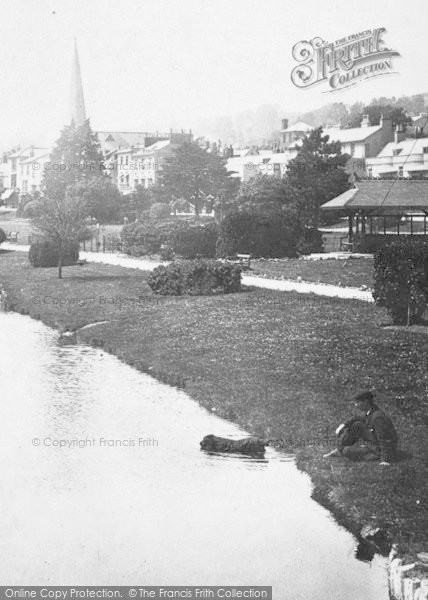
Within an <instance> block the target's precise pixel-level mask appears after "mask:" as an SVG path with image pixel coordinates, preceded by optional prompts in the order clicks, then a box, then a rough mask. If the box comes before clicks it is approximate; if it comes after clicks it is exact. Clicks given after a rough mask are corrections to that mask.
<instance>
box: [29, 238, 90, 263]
mask: <svg viewBox="0 0 428 600" xmlns="http://www.w3.org/2000/svg"><path fill="white" fill-rule="evenodd" d="M58 258H59V251H58V245H57V244H55V243H54V242H51V241H50V240H44V241H37V242H34V243H33V244H31V246H30V250H29V252H28V260H29V261H30V263H31V264H32V265H33V267H37V268H41V267H57V266H58ZM78 260H79V244H78V242H76V243H70V244H67V246H66V248H65V249H64V251H63V255H62V266H63V267H68V266H70V265H75V264H76V263H77V261H78Z"/></svg>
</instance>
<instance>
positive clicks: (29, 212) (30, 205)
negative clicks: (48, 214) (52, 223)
mask: <svg viewBox="0 0 428 600" xmlns="http://www.w3.org/2000/svg"><path fill="white" fill-rule="evenodd" d="M38 205H39V203H38V202H37V201H36V200H31V201H30V202H27V204H26V205H25V206H24V208H23V209H22V216H23V217H24V219H31V218H32V217H34V215H35V214H36V211H37V207H38Z"/></svg>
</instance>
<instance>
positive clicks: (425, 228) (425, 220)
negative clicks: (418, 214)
mask: <svg viewBox="0 0 428 600" xmlns="http://www.w3.org/2000/svg"><path fill="white" fill-rule="evenodd" d="M426 234H427V214H426V213H424V235H426Z"/></svg>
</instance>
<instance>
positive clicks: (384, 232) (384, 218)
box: [383, 215, 386, 235]
mask: <svg viewBox="0 0 428 600" xmlns="http://www.w3.org/2000/svg"><path fill="white" fill-rule="evenodd" d="M383 235H386V215H384V216H383Z"/></svg>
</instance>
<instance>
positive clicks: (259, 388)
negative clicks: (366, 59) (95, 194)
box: [0, 253, 428, 555]
mask: <svg viewBox="0 0 428 600" xmlns="http://www.w3.org/2000/svg"><path fill="white" fill-rule="evenodd" d="M146 275H147V274H146V273H144V272H141V271H138V270H130V269H124V268H121V267H112V266H107V265H95V264H88V265H85V266H81V267H69V268H65V269H64V279H63V280H58V279H57V278H56V269H37V270H36V269H32V268H31V267H30V266H29V265H28V263H27V260H26V257H24V256H22V255H17V254H15V253H2V254H0V284H1V285H3V287H4V288H5V290H6V291H7V292H8V297H9V302H10V303H11V308H12V309H14V310H17V311H19V312H23V313H24V314H30V315H31V316H32V317H35V318H39V319H42V321H44V322H45V323H47V324H48V325H51V326H55V327H57V328H67V327H68V328H72V329H74V328H76V327H81V326H83V325H85V324H87V323H91V322H93V321H102V320H107V321H108V323H105V324H100V325H99V326H97V327H95V328H91V329H88V330H86V331H83V332H82V338H83V339H84V340H85V341H87V342H89V343H92V344H94V345H98V346H101V347H103V348H104V349H105V350H106V351H108V352H112V353H114V354H116V355H117V356H119V357H120V358H121V359H122V360H124V361H125V362H127V363H129V364H131V365H133V366H134V367H136V368H137V369H140V370H141V371H144V372H148V373H150V374H152V375H153V376H155V377H157V378H158V379H160V380H161V381H165V382H167V383H171V384H173V385H178V386H180V387H183V388H185V389H186V391H187V392H188V393H189V394H190V395H191V396H192V397H193V398H194V399H195V400H197V401H198V402H199V403H200V404H201V405H203V406H205V407H206V408H207V409H209V410H212V409H215V410H216V414H218V415H219V416H221V417H224V418H226V419H230V420H232V421H234V422H236V423H238V424H239V425H241V426H242V427H244V428H246V429H247V430H248V431H249V432H251V433H252V434H255V435H259V436H261V437H263V438H266V439H277V440H280V441H279V442H278V444H279V446H280V447H282V448H285V449H287V450H292V449H295V450H296V452H297V460H298V464H299V466H300V467H301V468H303V469H304V470H305V471H307V472H308V473H309V474H310V476H311V477H312V481H313V483H314V486H315V487H314V497H316V498H317V499H318V500H319V501H320V502H321V503H322V504H324V505H326V506H328V507H329V508H330V509H331V510H332V511H333V513H334V514H335V515H336V517H337V518H338V520H339V521H340V522H342V523H343V524H345V525H346V526H347V527H348V528H349V529H351V530H352V531H354V532H357V531H358V530H359V529H360V528H361V526H362V525H363V524H365V523H367V522H372V521H375V522H376V523H377V524H379V525H381V526H385V527H386V528H387V529H388V530H389V531H390V532H391V534H392V535H393V537H394V539H395V540H396V541H398V542H399V543H400V545H401V548H402V550H403V551H404V552H405V553H409V555H411V554H413V553H414V552H415V551H421V550H426V530H425V528H426V522H427V517H428V513H427V498H428V493H427V492H428V490H427V482H428V478H427V474H428V473H427V462H428V461H427V458H428V457H427V448H426V426H427V424H428V419H427V411H426V409H427V392H428V374H427V368H426V367H427V355H428V337H427V336H426V335H425V333H413V332H412V333H410V332H407V331H405V330H404V329H403V330H398V331H397V330H391V329H386V328H384V327H383V326H382V325H383V324H384V323H386V322H388V318H387V316H386V315H385V313H384V312H383V310H381V309H379V308H376V307H375V306H374V305H370V304H368V303H365V302H358V301H349V300H341V299H330V298H323V297H316V296H304V295H299V294H293V293H281V292H273V291H266V290H262V289H258V290H251V289H248V290H245V291H243V292H242V293H239V294H231V295H226V296H211V297H182V298H174V297H166V298H158V297H154V296H153V295H152V294H151V291H150V289H149V288H148V286H147V284H146ZM79 300H80V302H79ZM366 387H368V388H375V389H376V390H377V391H378V392H379V394H380V398H381V400H380V404H381V406H382V407H383V408H385V410H386V411H387V412H388V413H389V414H390V415H391V417H392V418H393V419H394V421H395V423H396V426H397V429H398V431H399V435H400V440H401V448H402V449H403V451H404V452H403V455H402V458H401V460H400V461H399V462H398V463H397V464H394V465H392V466H391V467H381V466H380V465H379V464H378V463H374V464H367V463H364V464H363V463H350V462H347V461H346V460H345V459H330V460H323V459H322V458H321V455H322V453H324V452H326V451H327V450H329V449H330V448H331V447H332V444H333V443H334V441H333V437H334V430H335V428H336V427H337V425H338V424H339V423H341V422H342V421H343V420H344V419H346V418H347V417H349V416H350V414H351V412H352V409H351V407H350V406H349V403H348V402H347V401H346V399H347V398H349V397H350V395H351V394H352V393H353V392H355V391H356V390H359V389H362V388H366ZM207 433H215V432H210V431H207Z"/></svg>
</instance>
